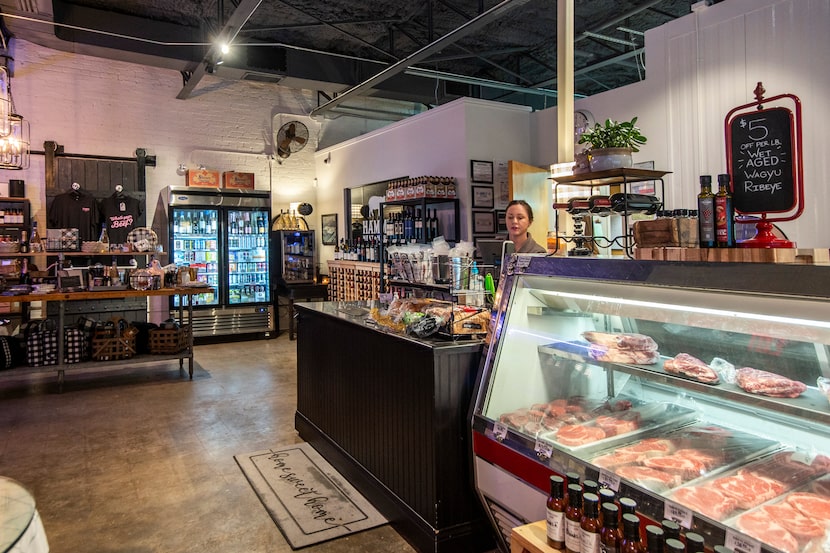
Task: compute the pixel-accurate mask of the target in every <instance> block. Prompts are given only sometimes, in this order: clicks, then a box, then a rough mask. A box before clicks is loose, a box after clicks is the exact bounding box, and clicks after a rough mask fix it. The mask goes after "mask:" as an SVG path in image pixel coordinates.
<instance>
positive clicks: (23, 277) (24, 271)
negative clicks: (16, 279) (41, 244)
mask: <svg viewBox="0 0 830 553" xmlns="http://www.w3.org/2000/svg"><path fill="white" fill-rule="evenodd" d="M30 282H31V277H30V276H29V260H28V259H24V260H23V265H22V266H21V267H20V284H29V283H30Z"/></svg>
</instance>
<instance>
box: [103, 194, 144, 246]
mask: <svg viewBox="0 0 830 553" xmlns="http://www.w3.org/2000/svg"><path fill="white" fill-rule="evenodd" d="M100 207H101V215H102V217H103V219H104V222H105V223H106V224H107V235H108V236H109V239H110V244H123V243H125V242H126V241H127V235H128V234H129V233H130V231H131V230H133V229H134V228H135V227H137V226H138V218H139V217H140V216H141V214H142V213H143V211H142V208H141V202H140V201H139V200H138V199H136V198H133V197H131V196H127V195H126V194H119V193H117V192H116V193H115V194H113V195H112V196H109V197H107V198H104V199H103V200H101V206H100Z"/></svg>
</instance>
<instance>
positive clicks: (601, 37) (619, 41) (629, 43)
mask: <svg viewBox="0 0 830 553" xmlns="http://www.w3.org/2000/svg"><path fill="white" fill-rule="evenodd" d="M582 34H583V35H585V36H589V37H591V38H596V39H598V40H605V41H607V42H613V43H615V44H623V45H625V46H639V44H637V43H636V42H632V41H630V40H623V39H621V38H616V37H613V36H608V35H601V34H599V33H592V32H591V31H585V32H584V33H582Z"/></svg>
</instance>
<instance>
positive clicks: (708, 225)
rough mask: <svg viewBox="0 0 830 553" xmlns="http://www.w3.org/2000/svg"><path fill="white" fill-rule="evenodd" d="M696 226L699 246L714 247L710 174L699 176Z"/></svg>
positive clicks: (713, 212)
mask: <svg viewBox="0 0 830 553" xmlns="http://www.w3.org/2000/svg"><path fill="white" fill-rule="evenodd" d="M697 217H698V218H697V228H698V232H697V234H698V240H699V242H700V247H701V248H714V247H715V195H714V194H713V193H712V176H711V175H701V176H700V194H698V195H697Z"/></svg>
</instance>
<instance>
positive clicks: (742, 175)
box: [724, 83, 804, 222]
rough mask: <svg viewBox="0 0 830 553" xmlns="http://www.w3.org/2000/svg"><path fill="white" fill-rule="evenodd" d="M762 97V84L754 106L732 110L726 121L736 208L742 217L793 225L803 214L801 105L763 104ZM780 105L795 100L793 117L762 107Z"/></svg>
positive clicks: (782, 97)
mask: <svg viewBox="0 0 830 553" xmlns="http://www.w3.org/2000/svg"><path fill="white" fill-rule="evenodd" d="M764 92H765V91H764V87H763V85H762V84H761V83H758V86H756V88H755V91H754V93H755V98H756V101H755V102H752V103H749V104H745V105H742V106H738V107H736V108H734V109H733V110H731V111H730V112H729V113H728V114H727V116H726V119H725V125H724V126H725V132H726V158H727V167H728V168H729V173H730V175H731V176H732V179H731V180H732V198H733V204H734V206H735V211H736V212H737V213H739V214H746V215H749V214H753V215H761V217H762V218H763V219H764V220H765V221H768V222H773V221H791V220H793V219H795V218H797V217H798V216H800V215H801V213H802V212H803V211H804V184H803V178H802V175H803V163H802V158H801V101H800V100H799V99H798V97H797V96H794V95H792V94H780V95H778V96H774V97H772V98H766V99H765V98H764V97H763V94H764ZM782 100H783V101H787V100H791V101H792V102H793V104H794V106H795V112H793V110H791V109H789V108H788V107H785V106H775V107H768V108H765V107H764V104H772V103H774V102H780V101H782ZM770 214H776V215H775V216H774V217H770V216H769V215H770Z"/></svg>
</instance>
